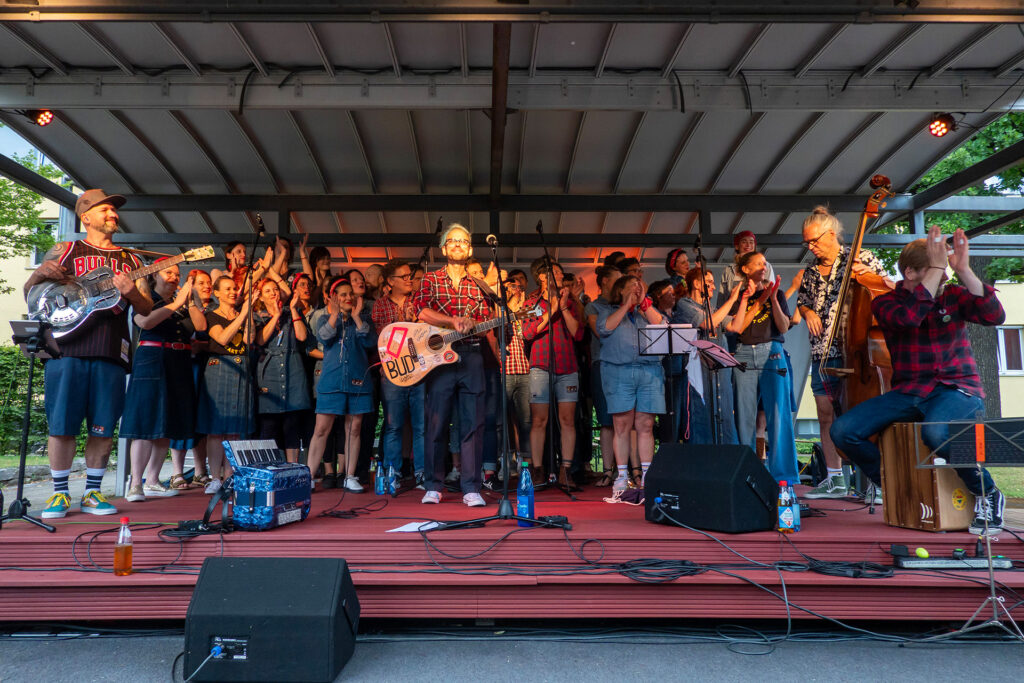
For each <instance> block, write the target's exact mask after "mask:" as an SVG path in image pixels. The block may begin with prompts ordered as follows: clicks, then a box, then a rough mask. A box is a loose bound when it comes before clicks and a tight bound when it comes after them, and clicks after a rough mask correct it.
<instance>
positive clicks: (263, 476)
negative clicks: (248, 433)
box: [224, 439, 312, 531]
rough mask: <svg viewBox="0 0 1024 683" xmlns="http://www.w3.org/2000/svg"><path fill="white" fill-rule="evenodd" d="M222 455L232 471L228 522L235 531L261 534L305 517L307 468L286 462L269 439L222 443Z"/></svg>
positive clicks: (309, 486)
mask: <svg viewBox="0 0 1024 683" xmlns="http://www.w3.org/2000/svg"><path fill="white" fill-rule="evenodd" d="M224 455H225V456H226V457H227V459H228V462H230V463H231V467H232V468H233V469H234V470H235V473H234V475H233V476H232V478H231V488H232V489H233V491H234V496H233V497H234V500H233V501H232V502H233V505H234V510H233V512H232V520H233V521H234V523H235V526H236V527H238V528H239V529H244V530H247V531H265V530H267V529H273V528H274V527H279V526H281V525H283V524H289V523H291V522H301V521H302V520H304V519H306V517H307V516H308V515H309V505H310V496H311V494H312V478H311V477H310V475H309V468H308V467H306V466H305V465H300V464H299V463H293V462H287V461H286V460H285V457H284V454H283V453H282V452H281V450H280V449H279V448H278V447H277V443H275V442H274V441H273V440H272V439H265V440H260V441H225V442H224Z"/></svg>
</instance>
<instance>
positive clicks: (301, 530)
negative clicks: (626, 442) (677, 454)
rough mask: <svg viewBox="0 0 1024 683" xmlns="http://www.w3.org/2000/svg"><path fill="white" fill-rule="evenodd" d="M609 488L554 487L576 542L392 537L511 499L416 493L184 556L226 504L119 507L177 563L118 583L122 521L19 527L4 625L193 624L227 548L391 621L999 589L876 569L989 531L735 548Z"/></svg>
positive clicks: (836, 532) (845, 606)
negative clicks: (209, 508) (352, 589)
mask: <svg viewBox="0 0 1024 683" xmlns="http://www.w3.org/2000/svg"><path fill="white" fill-rule="evenodd" d="M610 493H611V489H610V488H601V489H598V488H593V487H589V488H587V490H585V491H583V492H581V493H579V494H577V497H578V500H576V501H570V500H569V499H568V498H567V497H566V496H565V494H563V493H562V492H560V491H557V490H547V491H542V492H540V493H538V495H537V510H536V512H537V515H564V516H566V517H568V519H569V521H570V522H571V524H572V527H573V528H572V530H571V531H568V532H563V531H562V530H560V529H549V528H529V529H521V528H520V527H518V526H515V525H514V523H510V522H492V523H490V524H488V525H487V526H485V527H480V528H470V529H463V530H447V531H444V530H440V531H432V532H429V533H427V534H425V535H423V534H420V533H417V532H413V533H387V531H388V530H389V529H394V528H396V527H399V526H402V525H403V524H406V523H408V522H411V521H426V520H429V519H436V520H448V521H452V520H464V519H471V518H475V517H479V516H482V515H486V514H494V513H495V512H496V510H497V505H496V501H497V496H496V495H492V494H487V495H485V498H487V500H488V503H489V504H488V507H486V508H473V509H470V508H467V507H466V506H464V505H463V504H462V502H461V496H460V495H458V494H454V493H446V494H445V495H446V497H445V500H444V502H442V503H441V504H440V505H422V504H420V502H419V500H420V496H421V494H422V492H420V491H415V490H410V491H408V492H406V493H404V494H402V495H400V496H398V497H397V498H394V499H391V498H387V497H378V496H375V495H373V494H372V493H364V494H351V493H348V494H343V493H342V492H341V491H327V492H320V493H316V494H314V496H313V509H312V511H311V513H310V516H309V518H308V519H307V520H306V521H304V522H301V523H297V524H291V525H288V526H285V527H282V528H280V529H275V530H272V531H265V532H244V531H236V532H234V533H231V534H227V535H224V536H216V535H214V536H201V537H198V538H194V539H192V540H187V541H184V542H183V543H182V544H181V545H180V546H179V543H178V542H176V541H172V542H167V541H165V540H163V539H161V538H160V537H158V535H157V530H158V529H157V528H149V529H144V528H140V527H142V526H143V525H144V524H146V523H152V524H166V525H169V526H167V527H160V528H173V527H176V526H177V523H178V521H179V520H191V519H201V518H202V516H203V513H204V511H205V509H206V505H207V501H208V500H209V497H208V496H206V495H204V494H203V493H202V491H200V490H193V491H189V492H186V493H184V494H183V495H179V496H177V497H173V498H164V499H159V498H158V499H149V500H147V501H146V502H145V503H135V504H132V503H127V502H125V501H124V500H123V499H116V500H114V501H113V502H114V503H115V504H116V505H117V506H118V507H119V509H120V513H121V514H124V515H128V516H130V517H131V520H132V523H133V525H134V526H135V527H136V529H137V530H136V531H135V539H134V544H135V547H134V554H135V560H134V566H135V568H136V569H137V570H140V569H141V570H146V569H150V570H152V569H153V568H155V567H158V566H161V565H163V566H165V569H164V570H163V571H161V572H156V571H142V572H139V573H135V574H133V575H131V576H127V577H115V576H113V575H112V574H111V573H109V572H103V571H99V570H97V569H95V567H93V565H92V564H90V559H89V555H90V553H91V558H92V560H93V561H95V563H96V564H98V565H100V566H101V567H105V568H109V567H110V566H111V562H112V557H113V544H114V540H115V536H116V534H115V533H113V532H111V533H107V534H102V535H99V536H96V534H95V533H94V532H98V531H102V530H104V529H116V527H117V525H118V518H119V517H120V516H121V514H119V515H113V516H110V517H105V518H100V517H92V516H88V515H83V514H81V513H78V512H72V513H69V515H68V516H67V517H66V518H65V519H63V520H51V521H53V522H55V526H56V527H57V532H56V533H54V534H50V533H47V532H45V531H43V530H41V529H37V528H35V527H33V526H30V525H29V524H26V523H24V522H14V523H10V524H7V525H5V526H4V527H3V529H2V530H0V569H2V570H0V620H2V621H84V620H144V619H181V618H184V616H185V612H186V609H187V607H188V603H189V599H190V597H191V595H192V589H193V586H194V584H195V581H196V575H197V571H196V570H197V568H198V567H199V566H200V565H201V564H202V561H203V558H206V557H210V556H216V555H220V554H223V555H228V556H276V557H342V558H345V559H346V560H347V561H348V563H349V567H350V568H351V569H352V572H353V580H354V582H355V584H356V587H357V590H358V594H359V600H360V603H361V605H362V614H363V616H364V617H366V618H383V619H449V618H450V619H480V620H487V619H517V618H522V619H538V618H562V619H579V618H713V619H785V618H787V617H788V616H791V617H792V618H795V619H813V618H817V617H816V614H820V615H825V616H828V617H831V618H834V619H841V620H899V621H907V620H922V621H934V620H939V621H944V620H949V621H958V620H963V619H966V618H968V617H970V616H971V615H972V613H973V612H974V611H975V609H976V608H977V607H978V606H979V605H980V604H981V602H982V600H983V599H984V598H985V596H986V595H987V592H988V588H987V572H985V571H961V572H948V571H946V572H938V571H908V570H895V571H894V572H892V573H891V575H887V574H889V572H885V571H883V572H880V574H882V575H881V576H880V577H879V578H869V576H873V575H875V573H876V570H877V569H879V568H877V567H873V566H864V565H862V564H861V563H877V564H878V565H884V566H885V567H891V564H892V558H891V557H890V555H889V554H888V550H889V546H890V544H902V545H906V546H908V547H910V548H911V552H913V549H914V548H917V547H924V548H927V550H928V551H929V553H930V554H931V556H932V557H949V556H950V555H951V554H952V552H953V550H954V549H955V548H964V549H966V550H967V551H968V554H969V555H971V556H973V554H974V547H975V537H972V536H970V535H968V534H966V533H944V534H943V533H928V532H920V531H912V530H907V529H897V528H892V527H888V526H886V525H885V523H884V522H883V520H882V510H881V508H878V509H877V510H876V513H875V514H873V515H872V514H869V513H868V511H867V509H866V508H864V507H863V506H862V505H861V504H859V503H856V502H854V501H832V500H828V501H809V502H810V504H811V507H812V508H813V509H815V510H817V511H819V512H822V513H824V514H823V516H811V517H805V518H804V520H803V530H802V531H801V532H799V533H797V534H793V535H791V536H789V537H788V538H787V537H784V536H783V535H782V534H779V533H776V532H758V533H749V534H739V535H729V534H717V535H716V537H717V538H718V540H719V541H721V543H719V542H716V541H715V540H714V539H712V538H709V537H707V536H705V535H702V534H700V533H697V532H694V531H689V530H686V529H681V528H677V527H673V526H664V525H660V524H652V523H649V522H646V521H645V520H644V511H643V508H642V507H634V506H630V505H626V504H608V503H605V502H604V501H603V500H602V498H603V497H604V496H607V495H610ZM385 503H386V504H385ZM364 506H366V507H369V508H370V509H369V510H363V511H362V512H360V513H358V514H355V515H354V516H352V517H350V518H336V517H322V516H319V515H320V513H322V512H323V511H324V510H326V509H328V508H332V507H333V508H334V510H335V511H340V510H349V509H352V508H360V507H364ZM374 508H376V509H374ZM219 513H220V508H219V507H218V510H217V516H218V517H219ZM76 539H77V540H76ZM90 539H92V540H91V544H90ZM723 544H724V545H723ZM726 546H728V547H726ZM179 551H180V557H179ZM736 553H738V554H736ZM801 553H802V554H803V555H804V556H806V557H801ZM993 553H994V554H999V555H1004V556H1006V557H1009V558H1011V559H1014V560H1016V561H1018V562H1024V544H1022V543H1021V542H1020V541H1018V540H1017V539H1016V538H1014V537H1013V536H1012V535H1010V534H1009V533H1005V532H1004V533H1003V534H1001V535H1000V536H999V537H998V540H993ZM740 555H742V556H743V557H740ZM653 558H656V559H653ZM807 558H813V560H818V561H826V562H847V563H853V564H851V565H847V566H846V567H845V568H840V573H841V574H842V573H843V572H845V571H846V570H848V573H849V574H851V575H852V576H847V575H838V576H834V575H828V574H824V573H819V572H815V571H810V570H808V564H809V560H808V559H807ZM685 561H688V562H689V563H692V564H684V562H685ZM779 563H781V564H779ZM812 564H813V563H812ZM168 565H169V566H168ZM761 565H766V566H761ZM832 568H833V569H835V567H834V566H832ZM883 569H884V568H883ZM996 578H997V580H998V581H999V582H1001V583H1002V584H1003V585H1004V586H1005V589H1004V590H1003V591H1002V594H1003V595H1005V596H1006V603H1005V604H1006V606H1007V608H1010V609H1011V610H1012V609H1014V608H1016V611H1015V612H1014V615H1015V616H1017V617H1021V616H1024V608H1021V607H1019V604H1020V600H1021V598H1020V597H1018V596H1017V594H1016V593H1015V592H1014V591H1017V592H1020V593H1024V590H1022V589H1024V573H1021V572H1019V571H1001V572H997V574H996ZM281 580H282V581H287V580H288V577H286V576H282V577H281ZM783 596H785V598H786V599H788V601H789V605H788V608H787V604H786V602H785V600H784V599H783ZM255 598H256V596H254V599H255Z"/></svg>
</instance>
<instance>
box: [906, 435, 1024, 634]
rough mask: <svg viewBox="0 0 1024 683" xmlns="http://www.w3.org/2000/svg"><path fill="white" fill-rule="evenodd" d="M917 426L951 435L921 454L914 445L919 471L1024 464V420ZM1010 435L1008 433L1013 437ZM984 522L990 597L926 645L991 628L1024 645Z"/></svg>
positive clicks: (982, 494) (978, 468)
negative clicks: (999, 585)
mask: <svg viewBox="0 0 1024 683" xmlns="http://www.w3.org/2000/svg"><path fill="white" fill-rule="evenodd" d="M917 424H919V425H920V426H919V427H918V429H920V428H923V427H925V426H927V425H935V426H942V427H947V428H949V434H950V435H949V436H948V437H947V438H946V440H945V441H943V442H942V443H941V444H939V445H938V446H937V447H936V448H935V449H933V450H931V451H929V452H927V453H924V454H922V453H921V446H920V439H917V440H916V441H917V443H916V444H915V446H914V450H915V453H914V454H915V457H916V459H917V465H916V466H917V467H918V468H921V469H938V468H963V467H969V466H970V465H974V467H976V468H977V470H978V474H979V475H980V474H981V470H982V464H986V465H990V466H995V467H1019V466H1021V465H1024V446H1022V445H1021V443H1019V441H1020V440H1021V437H1022V434H1024V432H1022V430H1021V429H1020V427H1021V421H1020V420H1013V419H1006V420H989V421H984V420H981V419H979V420H978V421H977V422H974V421H967V420H964V421H959V420H958V421H951V422H922V423H917ZM1003 425H1006V426H1008V427H1009V429H1000V428H999V427H1000V426H1003ZM1006 432H1008V433H1009V435H1008V434H1007V433H1006ZM940 449H943V450H944V451H945V455H939V454H938V453H937V451H939V450H940ZM990 451H992V452H993V453H994V454H995V455H996V456H997V457H995V458H993V460H992V461H989V459H988V455H987V454H988V452H990ZM978 479H979V480H980V482H981V497H982V498H984V497H985V496H986V495H987V493H986V491H985V478H984V477H981V476H979V477H978ZM984 520H985V533H984V537H985V557H986V560H987V562H986V564H987V567H988V587H989V594H988V595H987V596H986V597H985V599H984V600H982V602H981V604H980V605H978V609H976V610H974V614H972V615H971V616H970V618H969V619H968V620H967V621H965V622H964V625H963V626H961V627H960V628H958V629H957V630H955V631H952V632H950V633H943V634H941V635H937V636H932V637H931V638H925V639H924V641H923V642H929V641H935V640H945V639H947V638H951V637H953V636H958V635H963V634H965V633H972V632H974V631H980V630H982V629H984V628H988V627H990V626H994V627H996V628H999V629H1002V630H1003V631H1005V632H1006V633H1007V634H1009V635H1010V636H1011V637H1012V638H1015V639H1017V640H1019V641H1021V642H1024V633H1022V632H1021V629H1020V626H1019V625H1018V624H1017V622H1016V621H1014V619H1013V616H1012V615H1011V614H1010V611H1009V610H1008V609H1006V605H1005V604H1004V599H1003V597H1002V596H997V595H996V577H995V568H994V567H993V565H992V538H991V536H989V533H988V532H989V528H988V517H987V516H986V517H985V518H984ZM990 604H991V606H992V616H991V617H989V618H988V619H986V620H985V621H983V622H980V623H977V624H975V623H974V621H975V620H976V619H977V618H978V615H979V614H981V613H982V611H983V610H984V609H985V608H986V606H988V605H990ZM1000 613H1002V614H1003V615H1005V617H1006V620H1007V621H1009V622H1010V624H1011V625H1012V628H1011V627H1010V626H1007V625H1006V624H1005V623H1003V620H1002V619H1000Z"/></svg>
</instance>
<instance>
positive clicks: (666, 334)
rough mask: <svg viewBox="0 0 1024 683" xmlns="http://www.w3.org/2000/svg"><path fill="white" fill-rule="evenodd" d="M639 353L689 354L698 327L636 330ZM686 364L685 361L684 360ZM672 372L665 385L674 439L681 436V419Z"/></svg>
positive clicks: (650, 326)
mask: <svg viewBox="0 0 1024 683" xmlns="http://www.w3.org/2000/svg"><path fill="white" fill-rule="evenodd" d="M636 334H637V344H638V348H639V354H640V355H641V356H689V355H690V353H691V352H692V351H694V346H693V342H695V341H697V328H695V327H694V326H693V325H690V324H688V323H686V324H676V325H673V324H667V323H661V324H659V325H648V326H647V327H639V328H637V331H636ZM684 365H685V362H684ZM673 384H674V383H673V382H672V373H671V372H667V373H666V374H665V385H666V386H667V387H668V396H669V401H668V403H669V405H668V419H669V420H670V421H671V424H672V429H673V432H672V441H677V440H678V438H679V419H678V417H677V416H676V414H675V405H676V402H675V387H674V386H673Z"/></svg>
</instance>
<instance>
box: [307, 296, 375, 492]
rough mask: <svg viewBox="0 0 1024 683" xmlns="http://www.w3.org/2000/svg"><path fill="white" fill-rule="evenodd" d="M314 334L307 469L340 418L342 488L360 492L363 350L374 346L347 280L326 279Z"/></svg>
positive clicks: (366, 387) (365, 407) (365, 388)
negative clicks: (318, 347) (316, 362)
mask: <svg viewBox="0 0 1024 683" xmlns="http://www.w3.org/2000/svg"><path fill="white" fill-rule="evenodd" d="M314 332H315V333H316V336H317V339H319V340H320V341H321V342H322V343H323V345H324V362H323V371H322V373H321V375H320V381H319V382H318V383H317V389H316V426H315V427H314V429H313V438H312V440H311V441H310V443H309V455H308V459H307V464H308V465H309V471H310V472H311V473H314V475H315V473H316V471H317V470H318V469H319V467H320V461H321V459H322V458H323V455H324V448H325V446H326V445H327V437H328V435H329V434H330V432H331V430H332V428H333V427H334V422H335V419H336V418H337V417H338V416H344V419H345V437H344V438H345V461H346V466H345V480H344V484H343V486H344V488H345V490H346V491H351V492H352V493H361V492H362V491H363V486H362V484H360V483H359V479H358V477H356V463H357V460H358V458H359V439H360V430H361V429H362V424H363V416H364V415H366V414H367V413H369V412H370V411H371V410H372V409H373V394H372V393H371V387H372V385H371V384H370V364H369V361H368V356H367V351H368V350H369V349H371V348H374V347H375V346H376V343H377V338H376V336H375V335H374V333H373V323H372V322H370V320H369V316H368V315H367V314H366V310H365V305H364V302H363V297H362V296H358V295H356V294H355V293H354V291H353V289H352V283H351V282H349V281H348V279H346V278H344V277H336V278H334V279H333V280H332V281H331V284H330V286H329V287H328V288H327V312H326V315H322V316H321V317H320V320H319V322H318V323H317V326H316V329H315V330H314Z"/></svg>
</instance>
